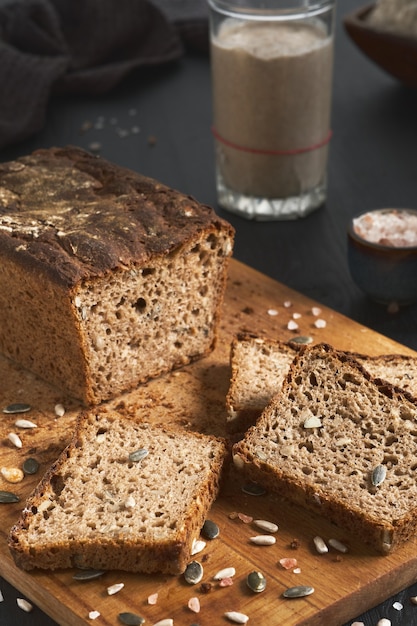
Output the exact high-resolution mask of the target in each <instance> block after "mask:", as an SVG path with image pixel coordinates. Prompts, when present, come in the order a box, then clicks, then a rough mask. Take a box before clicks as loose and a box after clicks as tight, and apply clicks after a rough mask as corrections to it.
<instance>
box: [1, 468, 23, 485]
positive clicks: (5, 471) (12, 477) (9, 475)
mask: <svg viewBox="0 0 417 626" xmlns="http://www.w3.org/2000/svg"><path fill="white" fill-rule="evenodd" d="M0 473H1V475H2V476H3V478H4V480H7V482H8V483H20V482H22V480H23V479H24V477H25V474H24V472H23V470H21V469H20V468H19V467H2V468H1V469H0Z"/></svg>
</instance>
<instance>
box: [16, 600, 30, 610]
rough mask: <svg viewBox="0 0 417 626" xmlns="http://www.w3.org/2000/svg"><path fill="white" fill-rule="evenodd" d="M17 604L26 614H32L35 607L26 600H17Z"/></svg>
mask: <svg viewBox="0 0 417 626" xmlns="http://www.w3.org/2000/svg"><path fill="white" fill-rule="evenodd" d="M16 603H17V606H18V607H19V609H22V611H25V612H26V613H30V612H31V610H32V609H33V605H32V604H31V603H30V602H28V601H27V600H25V599H24V598H16Z"/></svg>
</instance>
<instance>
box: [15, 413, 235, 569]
mask: <svg viewBox="0 0 417 626" xmlns="http://www.w3.org/2000/svg"><path fill="white" fill-rule="evenodd" d="M227 455H228V450H227V446H226V444H225V442H224V441H223V440H222V439H219V438H216V437H213V436H209V435H203V434H199V433H194V432H188V431H178V430H175V431H174V430H169V429H167V428H164V427H163V426H159V425H150V424H145V423H135V422H133V421H132V420H129V419H126V418H121V417H120V416H119V415H118V414H117V413H115V412H113V411H110V410H107V411H105V410H104V409H102V410H101V411H100V412H98V411H94V410H90V411H88V412H85V413H83V414H82V415H81V416H80V417H79V419H78V423H77V430H76V433H75V435H74V437H73V439H72V441H71V443H70V444H69V445H68V447H67V448H66V449H65V450H64V451H63V453H62V454H61V455H60V457H59V458H58V460H57V461H56V463H55V464H54V465H52V466H51V468H50V469H49V471H47V473H46V474H45V476H44V478H43V480H42V481H41V482H40V484H39V485H38V487H37V488H36V489H35V491H34V493H33V494H32V495H31V496H30V497H29V499H28V501H27V503H26V506H25V509H24V511H23V512H22V515H21V518H20V520H19V521H18V522H17V524H16V525H15V526H14V527H13V528H12V529H11V531H10V535H9V547H10V551H11V554H12V556H13V558H14V560H15V562H16V564H17V565H18V566H19V567H21V568H23V569H27V570H29V569H33V568H42V569H51V570H52V569H57V568H67V567H80V568H94V569H103V570H110V569H120V570H125V571H131V572H146V573H153V572H162V573H167V574H178V573H181V572H182V571H183V570H184V569H185V567H186V565H187V563H188V562H189V560H190V555H191V549H192V544H193V540H194V539H196V538H197V537H198V536H199V533H200V529H201V527H202V525H203V523H204V521H205V518H206V515H207V512H208V511H209V508H210V506H211V504H212V502H213V501H214V499H215V498H216V496H217V493H218V489H219V483H220V478H221V473H222V469H223V465H224V461H225V459H226V458H227Z"/></svg>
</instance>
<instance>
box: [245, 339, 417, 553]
mask: <svg viewBox="0 0 417 626" xmlns="http://www.w3.org/2000/svg"><path fill="white" fill-rule="evenodd" d="M416 458H417V401H416V399H414V398H413V397H412V396H411V395H409V394H408V393H407V392H406V391H403V390H401V389H399V388H396V387H394V386H392V385H389V384H388V383H385V382H382V381H380V380H378V379H374V378H372V377H371V375H370V374H369V373H368V372H367V371H366V370H365V369H364V368H363V367H362V365H361V364H359V363H358V362H357V361H356V360H355V359H354V358H353V357H352V356H351V355H349V354H346V353H343V352H339V351H336V350H335V349H333V348H332V347H330V346H328V345H326V344H318V345H315V346H306V347H303V348H302V349H300V351H299V353H298V354H297V355H296V356H295V358H294V360H293V362H292V365H291V366H290V369H289V373H288V375H287V377H286V379H285V381H284V383H283V386H282V390H281V392H280V393H279V394H277V395H275V396H274V397H273V399H272V400H271V402H270V404H268V406H267V407H266V408H265V410H264V411H263V413H262V415H261V416H260V418H259V419H258V421H257V422H256V424H255V425H254V426H252V427H251V428H250V429H249V430H248V431H247V433H246V435H245V436H244V438H243V439H242V440H241V441H240V442H238V443H237V444H235V446H234V447H233V460H234V463H235V465H236V467H237V468H238V469H240V470H241V471H242V472H244V473H245V475H246V476H247V477H248V478H250V479H251V480H254V481H256V482H258V483H260V484H261V485H263V486H264V487H266V488H268V489H270V490H272V491H276V492H278V493H280V494H281V495H283V496H285V497H287V498H288V499H290V500H291V501H294V502H296V503H299V504H302V505H303V506H306V507H308V508H310V509H313V510H315V511H316V512H318V513H320V514H321V515H323V516H325V517H326V518H327V519H328V520H330V521H332V522H334V523H335V524H337V525H338V526H340V527H342V528H344V529H346V530H348V531H350V532H351V533H352V535H353V536H354V537H355V538H356V539H359V540H361V541H363V542H365V543H368V544H370V545H371V546H373V547H374V548H375V549H376V550H377V551H378V552H381V553H388V552H390V551H391V550H393V549H394V548H395V547H397V546H399V545H401V544H402V543H404V542H405V541H407V540H408V539H410V538H411V537H413V536H414V535H415V533H416V530H417V462H416Z"/></svg>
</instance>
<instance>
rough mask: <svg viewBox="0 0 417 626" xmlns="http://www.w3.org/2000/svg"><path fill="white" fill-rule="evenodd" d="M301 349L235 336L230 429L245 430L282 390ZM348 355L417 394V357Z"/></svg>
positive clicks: (228, 399)
mask: <svg viewBox="0 0 417 626" xmlns="http://www.w3.org/2000/svg"><path fill="white" fill-rule="evenodd" d="M299 349H300V345H299V344H297V343H295V342H293V341H288V342H284V341H280V340H278V339H271V338H269V337H261V336H259V335H256V334H250V333H240V334H238V335H237V336H236V337H235V338H234V339H233V341H232V344H231V349H230V365H231V379H230V385H229V389H228V393H227V396H226V409H227V416H226V420H227V429H228V431H229V432H244V431H245V430H246V429H247V428H249V426H251V425H252V424H254V423H255V421H256V420H257V418H258V417H259V416H260V414H261V413H262V411H263V409H264V408H265V407H266V405H267V404H268V403H269V401H270V400H271V398H272V396H273V395H274V394H275V393H277V392H278V391H279V390H280V389H281V386H282V384H283V382H284V379H285V377H286V375H287V374H288V371H289V368H290V365H291V363H292V361H293V359H294V357H295V355H296V354H297V352H298V351H299ZM349 354H350V355H351V356H353V357H354V358H355V359H356V360H357V361H359V363H361V365H362V366H363V367H364V368H365V369H366V370H367V371H368V372H369V373H370V374H371V375H372V376H374V377H375V378H380V379H381V380H385V381H387V382H389V383H390V384H392V385H395V386H397V387H401V388H402V389H405V390H406V391H408V392H409V393H411V394H412V395H414V396H416V397H417V357H412V356H406V355H403V354H385V355H381V356H366V355H363V354H358V353H349Z"/></svg>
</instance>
